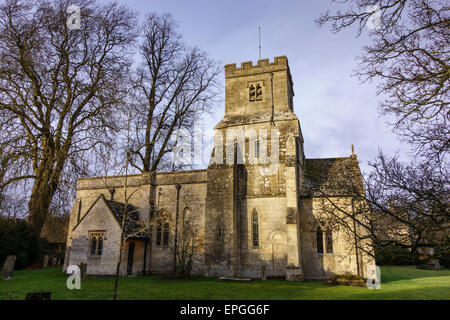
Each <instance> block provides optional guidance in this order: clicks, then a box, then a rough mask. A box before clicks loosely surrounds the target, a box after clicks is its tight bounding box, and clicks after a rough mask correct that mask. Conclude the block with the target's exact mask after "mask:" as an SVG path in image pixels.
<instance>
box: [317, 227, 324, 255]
mask: <svg viewBox="0 0 450 320" xmlns="http://www.w3.org/2000/svg"><path fill="white" fill-rule="evenodd" d="M316 240H317V253H323V232H322V229H321V228H320V226H317V231H316Z"/></svg>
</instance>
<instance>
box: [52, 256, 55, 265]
mask: <svg viewBox="0 0 450 320" xmlns="http://www.w3.org/2000/svg"><path fill="white" fill-rule="evenodd" d="M54 266H56V257H53V258H52V267H54Z"/></svg>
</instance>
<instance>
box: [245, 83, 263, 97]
mask: <svg viewBox="0 0 450 320" xmlns="http://www.w3.org/2000/svg"><path fill="white" fill-rule="evenodd" d="M248 96H249V100H250V101H260V100H262V86H261V84H260V83H254V84H250V85H249V87H248Z"/></svg>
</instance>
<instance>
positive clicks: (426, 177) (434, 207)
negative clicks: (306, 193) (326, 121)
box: [318, 152, 450, 255]
mask: <svg viewBox="0 0 450 320" xmlns="http://www.w3.org/2000/svg"><path fill="white" fill-rule="evenodd" d="M348 165H351V163H350V162H349V163H348ZM370 166H371V168H372V172H371V173H370V174H368V175H367V176H366V178H365V179H364V188H363V189H362V188H361V187H360V181H361V180H360V179H357V178H355V176H354V174H352V173H351V168H345V167H343V165H342V166H341V167H340V170H342V172H344V173H345V172H347V173H348V174H341V175H330V177H329V181H327V185H324V188H325V189H326V188H327V187H328V186H330V185H332V186H333V188H334V189H336V190H341V195H342V196H341V197H338V198H336V197H333V196H329V194H327V192H326V190H324V191H323V192H322V198H321V203H320V211H321V213H322V214H321V215H320V216H319V217H318V220H319V221H320V222H321V224H322V225H325V226H328V227H329V228H330V229H332V230H333V229H339V230H340V231H341V232H342V234H343V235H346V236H347V237H349V242H350V243H355V246H357V247H358V249H360V250H362V251H364V252H366V253H368V254H371V255H373V253H374V252H373V248H374V247H375V246H380V245H382V246H385V245H389V244H391V243H393V244H395V245H398V246H401V247H403V248H409V249H411V251H412V252H413V253H414V252H416V251H417V250H418V249H419V248H422V247H437V246H442V245H448V243H449V242H450V207H449V200H450V198H449V194H450V184H449V181H450V179H449V173H448V169H447V168H443V167H442V166H440V165H439V164H436V163H435V162H430V163H427V164H424V163H423V162H421V161H417V162H415V163H408V164H405V163H402V162H400V161H399V160H398V157H386V156H385V155H384V154H383V153H381V152H380V154H379V155H378V157H377V158H376V159H375V160H374V161H373V162H372V163H370ZM355 230H356V231H357V232H355ZM353 237H355V240H354V241H352V238H353Z"/></svg>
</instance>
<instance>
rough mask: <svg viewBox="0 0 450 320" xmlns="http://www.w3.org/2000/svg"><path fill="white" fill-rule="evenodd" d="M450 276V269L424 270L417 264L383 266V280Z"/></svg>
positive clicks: (385, 281) (384, 281)
mask: <svg viewBox="0 0 450 320" xmlns="http://www.w3.org/2000/svg"><path fill="white" fill-rule="evenodd" d="M444 276H450V270H448V269H447V270H423V269H417V267H416V266H382V267H381V282H382V283H390V282H395V281H401V280H411V279H422V278H433V277H444Z"/></svg>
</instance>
